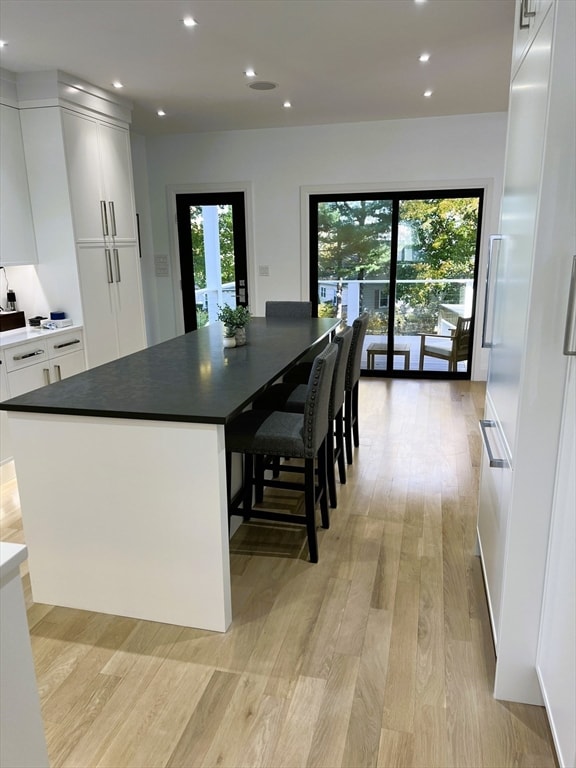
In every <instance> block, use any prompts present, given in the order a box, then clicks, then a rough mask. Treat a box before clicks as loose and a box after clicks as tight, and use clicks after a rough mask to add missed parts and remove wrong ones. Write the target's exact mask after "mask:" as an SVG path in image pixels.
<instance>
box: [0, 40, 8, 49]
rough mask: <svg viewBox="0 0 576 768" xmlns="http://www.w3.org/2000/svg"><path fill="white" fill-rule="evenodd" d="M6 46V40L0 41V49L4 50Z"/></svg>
mask: <svg viewBox="0 0 576 768" xmlns="http://www.w3.org/2000/svg"><path fill="white" fill-rule="evenodd" d="M7 45H8V43H7V42H6V40H0V48H4V47H5V46H7Z"/></svg>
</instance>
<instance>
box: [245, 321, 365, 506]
mask: <svg viewBox="0 0 576 768" xmlns="http://www.w3.org/2000/svg"><path fill="white" fill-rule="evenodd" d="M352 336H353V329H352V328H350V327H346V328H344V329H343V330H342V331H340V332H339V333H337V334H336V335H335V336H334V339H333V343H334V344H336V346H337V347H338V353H337V356H336V364H335V366H334V374H333V377H332V386H331V389H330V403H329V408H328V437H327V440H326V474H327V481H328V498H329V500H330V506H331V507H332V508H335V507H336V506H337V503H338V500H337V492H336V473H335V469H334V465H335V463H336V462H338V471H339V479H340V482H341V483H342V485H344V484H345V483H346V465H345V461H344V383H345V379H346V367H347V363H348V355H349V352H350V346H351V344H352ZM308 375H309V374H308ZM306 395H307V385H306V384H300V383H298V382H297V381H291V382H289V381H285V382H282V383H280V384H273V385H272V386H270V387H268V389H266V390H265V391H264V392H263V393H262V394H261V395H260V396H259V397H257V398H256V400H255V401H254V403H253V407H254V408H255V409H256V410H262V411H267V410H270V411H289V412H291V413H303V412H304V408H305V405H306ZM273 467H274V473H275V475H277V474H278V472H279V471H280V469H282V470H284V471H287V472H298V471H301V470H302V468H301V467H297V466H294V465H286V464H283V465H282V466H281V467H280V465H279V459H278V460H277V459H276V457H275V458H274V460H273Z"/></svg>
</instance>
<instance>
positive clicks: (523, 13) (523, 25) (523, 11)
mask: <svg viewBox="0 0 576 768" xmlns="http://www.w3.org/2000/svg"><path fill="white" fill-rule="evenodd" d="M528 2H529V0H522V3H521V4H520V29H528V27H529V26H530V19H531V18H533V17H534V16H536V11H531V10H529V8H528Z"/></svg>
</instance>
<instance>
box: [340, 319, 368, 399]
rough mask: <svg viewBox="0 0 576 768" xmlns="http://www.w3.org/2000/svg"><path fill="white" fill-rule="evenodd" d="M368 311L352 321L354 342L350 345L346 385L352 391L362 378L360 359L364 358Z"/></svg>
mask: <svg viewBox="0 0 576 768" xmlns="http://www.w3.org/2000/svg"><path fill="white" fill-rule="evenodd" d="M368 319H369V315H368V312H364V313H363V314H361V315H360V317H357V318H356V320H354V322H353V323H352V330H353V335H352V344H351V345H350V354H349V355H348V365H347V366H346V387H345V389H346V390H347V391H348V392H350V391H351V390H352V389H354V386H355V385H356V383H357V382H358V380H359V379H360V361H361V360H362V347H363V345H364V337H365V336H366V329H367V328H368Z"/></svg>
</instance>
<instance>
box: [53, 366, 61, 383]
mask: <svg viewBox="0 0 576 768" xmlns="http://www.w3.org/2000/svg"><path fill="white" fill-rule="evenodd" d="M54 370H55V371H56V381H62V371H61V369H60V366H59V365H55V366H54Z"/></svg>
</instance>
